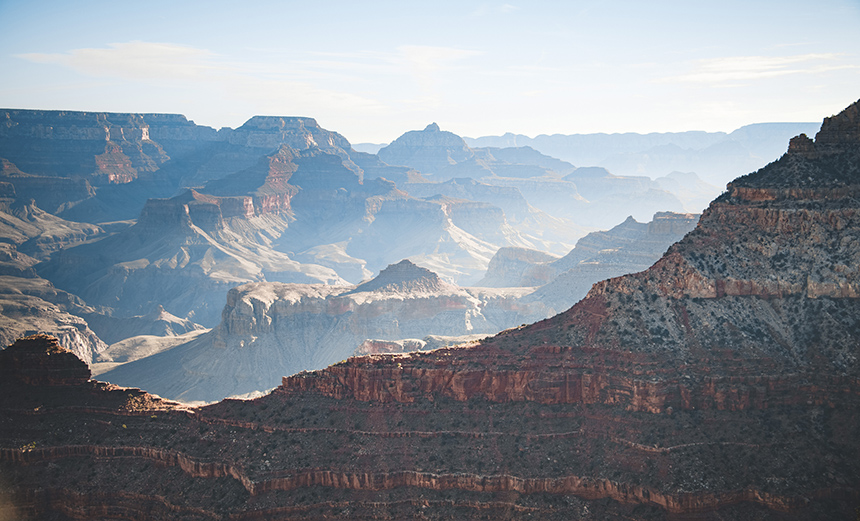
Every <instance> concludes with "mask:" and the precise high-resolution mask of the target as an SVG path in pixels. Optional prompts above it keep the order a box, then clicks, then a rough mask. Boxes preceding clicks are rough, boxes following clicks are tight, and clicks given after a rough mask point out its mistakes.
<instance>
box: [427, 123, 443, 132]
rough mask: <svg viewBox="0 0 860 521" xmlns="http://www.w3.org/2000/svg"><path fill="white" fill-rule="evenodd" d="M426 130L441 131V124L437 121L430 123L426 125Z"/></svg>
mask: <svg viewBox="0 0 860 521" xmlns="http://www.w3.org/2000/svg"><path fill="white" fill-rule="evenodd" d="M424 132H439V125H437V124H436V123H430V124H429V125H427V126H426V127H424Z"/></svg>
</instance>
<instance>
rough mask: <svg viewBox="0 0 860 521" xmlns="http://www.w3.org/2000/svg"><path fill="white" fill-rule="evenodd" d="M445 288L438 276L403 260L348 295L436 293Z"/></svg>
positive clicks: (407, 260) (390, 265)
mask: <svg viewBox="0 0 860 521" xmlns="http://www.w3.org/2000/svg"><path fill="white" fill-rule="evenodd" d="M444 286H446V284H445V283H443V282H442V281H441V280H440V279H439V276H438V275H436V274H435V273H433V272H432V271H430V270H428V269H427V268H422V267H421V266H418V265H416V264H415V263H413V262H412V261H410V260H409V259H403V260H402V261H400V262H398V263H397V264H389V265H388V267H387V268H385V269H384V270H382V271H380V272H379V275H377V276H376V277H375V278H373V279H371V280H369V281H367V282H365V283H364V284H360V285H359V286H358V287H356V288H355V289H354V290H352V291H350V292H349V293H360V292H364V291H384V292H396V293H407V292H416V291H436V290H439V289H442V288H443V287H444Z"/></svg>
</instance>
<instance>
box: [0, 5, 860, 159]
mask: <svg viewBox="0 0 860 521" xmlns="http://www.w3.org/2000/svg"><path fill="white" fill-rule="evenodd" d="M0 70H2V71H3V74H2V82H0V107H4V108H42V109H69V110H89V111H111V112H178V113H182V114H185V115H186V116H187V117H188V118H189V119H193V120H194V121H195V122H197V123H199V124H204V125H210V126H213V127H216V128H217V127H221V126H230V127H237V126H239V125H241V124H242V123H243V122H244V121H246V120H247V119H248V118H250V117H251V116H253V115H256V114H267V115H289V116H310V117H314V118H316V119H317V121H319V123H320V124H321V125H322V126H323V127H325V128H327V129H329V130H334V131H337V132H340V133H341V134H343V135H344V136H346V138H347V139H349V140H350V141H351V142H353V143H360V142H389V141H391V140H393V139H395V138H396V137H397V136H399V135H400V134H402V133H403V132H405V131H407V130H414V129H420V128H423V127H424V126H426V125H427V124H428V123H430V122H433V121H435V122H438V123H439V125H440V126H441V127H442V128H443V129H445V130H451V131H453V132H455V133H458V134H460V135H464V136H470V137H478V136H482V135H497V134H502V133H504V132H515V133H521V134H527V135H530V136H535V135H537V134H552V133H564V134H572V133H587V132H631V131H632V132H665V131H681V130H709V131H715V130H723V131H731V130H734V129H735V128H737V127H739V126H742V125H745V124H748V123H756V122H764V121H820V120H821V119H822V118H823V117H824V116H828V115H831V114H834V113H836V112H838V111H839V110H841V109H842V108H844V107H845V106H847V105H849V104H850V103H852V102H853V101H856V100H857V99H858V98H860V0H817V1H815V2H813V1H810V0H804V1H793V0H780V1H769V0H752V1H750V0H744V1H734V0H722V1H719V2H699V1H696V0H683V1H671V2H660V1H653V0H652V1H642V0H636V1H629V2H627V1H604V2H600V1H590V2H581V1H552V2H550V1H546V2H541V1H529V2H519V1H513V0H512V1H511V2H510V3H504V2H483V1H468V0H457V1H439V0H433V1H423V2H408V1H403V0H400V1H392V2H372V1H364V2H360V1H348V2H347V1H343V2H341V1H325V0H305V1H302V2H294V1H288V0H287V1H255V0H243V1H239V0H233V1H229V2H222V1H216V0H210V1H207V2H190V1H183V0H171V1H160V0H155V1H153V0H147V1H140V2H126V1H117V0H111V1H87V0H77V1H74V2H70V1H66V0H62V1H43V0H25V1H18V0H0Z"/></svg>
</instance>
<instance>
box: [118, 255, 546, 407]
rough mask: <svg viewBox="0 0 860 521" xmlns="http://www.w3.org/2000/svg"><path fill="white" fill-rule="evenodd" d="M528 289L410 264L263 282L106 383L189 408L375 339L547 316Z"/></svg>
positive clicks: (266, 384)
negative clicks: (362, 277) (456, 280)
mask: <svg viewBox="0 0 860 521" xmlns="http://www.w3.org/2000/svg"><path fill="white" fill-rule="evenodd" d="M528 291H530V290H527V289H513V290H507V291H502V290H489V289H481V288H461V287H458V286H456V285H453V284H450V283H446V282H444V281H442V280H441V279H440V278H439V276H438V275H437V274H435V273H433V272H432V271H430V270H428V269H426V268H421V267H419V266H416V265H415V264H413V263H412V262H410V261H408V260H404V261H402V262H400V263H397V264H394V265H391V266H389V267H388V268H386V269H385V270H383V271H382V272H381V273H380V274H379V275H378V276H377V277H375V278H374V279H372V280H370V281H368V282H365V283H363V284H360V285H358V286H347V287H343V286H341V287H337V286H329V285H318V284H317V285H304V284H279V283H256V284H246V285H243V286H239V287H238V288H235V289H232V290H230V292H229V294H228V295H227V304H226V306H225V307H224V310H223V312H222V319H221V323H220V324H219V325H218V326H217V327H216V328H214V329H213V331H212V332H211V333H209V334H206V335H204V336H201V337H198V338H196V339H194V340H192V341H191V342H188V343H187V344H183V345H180V346H177V347H174V348H172V349H170V350H168V351H165V352H163V353H159V354H158V355H154V356H152V357H147V358H145V359H141V360H137V361H135V362H131V363H129V364H127V365H124V366H121V367H118V368H116V369H114V370H112V371H110V372H107V373H104V374H102V375H101V378H103V379H105V380H107V381H110V382H112V383H116V384H119V385H133V386H135V387H141V388H145V389H149V390H151V391H153V392H156V393H158V394H160V395H162V396H165V397H169V398H174V399H182V400H203V401H213V400H217V399H221V398H223V397H225V396H231V395H237V394H245V393H249V392H253V391H262V390H266V389H271V388H273V387H275V386H276V385H278V383H280V380H281V377H282V376H283V375H286V374H293V373H297V372H300V371H303V370H306V369H316V368H321V367H325V366H327V365H329V364H331V363H334V362H337V361H339V360H343V359H345V358H347V357H349V356H350V355H351V354H352V353H353V352H354V351H355V349H356V348H358V347H359V345H360V344H361V343H362V342H364V341H365V340H368V339H377V340H388V341H394V340H399V339H402V338H422V337H424V336H427V335H429V334H435V335H448V336H459V335H466V334H473V335H477V334H484V335H488V334H492V333H495V332H497V331H499V330H501V329H504V328H506V327H509V326H511V325H514V324H520V323H523V322H530V321H533V320H536V319H537V318H540V317H543V316H545V313H546V311H545V309H544V307H543V306H541V305H540V304H533V305H523V304H522V303H520V300H521V297H522V295H523V294H525V293H528Z"/></svg>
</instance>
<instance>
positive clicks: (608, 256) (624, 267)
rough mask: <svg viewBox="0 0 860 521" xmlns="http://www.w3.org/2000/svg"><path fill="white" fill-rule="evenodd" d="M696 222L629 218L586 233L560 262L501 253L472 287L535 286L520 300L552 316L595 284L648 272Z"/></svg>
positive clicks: (535, 254) (674, 217)
mask: <svg viewBox="0 0 860 521" xmlns="http://www.w3.org/2000/svg"><path fill="white" fill-rule="evenodd" d="M698 219H699V216H698V215H695V214H676V213H671V212H660V213H657V214H655V215H654V218H653V219H652V220H651V221H650V222H648V223H640V222H637V221H636V220H635V219H633V218H632V217H628V218H627V219H626V220H625V221H624V222H623V223H621V224H619V225H618V226H615V227H614V228H612V229H610V230H607V231H601V232H592V233H589V234H588V235H586V236H585V237H583V238H582V239H580V240H579V241H577V243H576V247H574V248H573V249H572V250H570V251H569V252H568V253H567V254H566V255H565V256H564V257H561V258H558V257H550V256H547V255H546V254H544V253H542V252H539V251H534V250H523V249H517V248H503V249H500V250H499V251H498V252H496V255H495V256H493V259H492V260H491V261H490V264H489V268H488V269H487V273H486V275H485V276H484V278H483V279H481V281H479V282H478V284H477V285H478V286H488V287H496V288H500V287H509V286H540V287H539V288H538V289H537V290H536V291H535V292H534V293H532V294H530V295H528V296H526V297H524V298H525V300H526V301H529V302H541V303H543V304H545V305H546V306H547V307H548V308H549V309H551V310H553V313H556V312H558V311H562V310H565V309H567V308H569V307H570V306H572V305H573V304H575V303H576V302H577V301H579V300H580V299H581V298H582V297H584V296H585V294H586V293H587V292H588V290H589V289H590V288H591V285H592V284H594V283H596V282H598V281H600V280H603V279H606V278H610V277H618V276H620V275H624V274H627V273H635V272H637V271H642V270H644V269H646V268H648V267H649V266H651V265H652V264H654V262H656V261H657V260H658V259H659V258H660V256H661V255H662V254H663V253H664V252H665V251H666V248H668V247H669V246H670V245H671V244H672V243H674V242H676V241H678V240H679V239H681V238H682V237H683V236H684V235H685V234H686V233H687V232H689V231H690V230H692V229H693V228H694V227H695V226H696V222H697V221H698Z"/></svg>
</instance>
